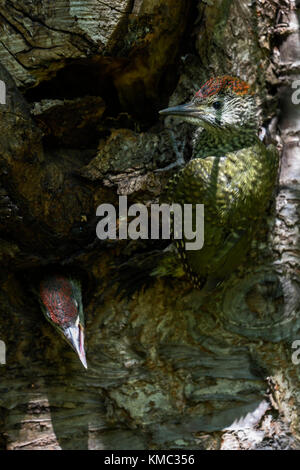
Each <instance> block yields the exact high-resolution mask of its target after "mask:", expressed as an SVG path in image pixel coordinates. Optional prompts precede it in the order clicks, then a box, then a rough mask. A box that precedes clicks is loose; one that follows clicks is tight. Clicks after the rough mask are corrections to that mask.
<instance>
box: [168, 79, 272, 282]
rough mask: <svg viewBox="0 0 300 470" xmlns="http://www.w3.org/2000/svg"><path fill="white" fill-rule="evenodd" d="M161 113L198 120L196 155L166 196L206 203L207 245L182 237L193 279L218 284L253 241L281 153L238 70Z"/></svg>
mask: <svg viewBox="0 0 300 470" xmlns="http://www.w3.org/2000/svg"><path fill="white" fill-rule="evenodd" d="M160 114H161V115H163V116H175V117H177V118H179V119H181V120H184V121H187V122H189V123H191V124H193V125H194V126H196V132H195V135H194V140H193V155H192V159H191V160H190V161H189V162H188V163H187V164H186V165H185V167H184V168H183V169H181V170H180V171H179V172H178V173H177V174H176V175H175V176H174V177H173V178H172V179H171V180H170V182H169V184H168V187H167V191H166V194H167V196H166V200H167V202H169V203H179V204H181V205H182V204H193V205H195V204H204V214H205V215H204V246H203V248H202V249H201V250H198V251H192V250H191V251H188V250H185V249H184V247H185V240H184V239H183V240H182V241H180V242H177V243H176V244H177V247H178V251H179V254H180V258H181V261H182V263H183V266H184V269H185V271H186V273H187V275H188V277H189V278H190V279H191V281H192V283H193V285H194V286H195V287H197V288H203V286H204V285H207V286H208V285H211V286H215V285H216V284H218V282H220V281H221V280H223V279H224V278H226V277H227V276H228V275H229V274H230V273H231V272H232V271H233V270H234V268H235V267H236V266H238V265H239V264H240V262H241V259H242V257H243V256H244V254H245V253H246V251H247V249H248V247H249V244H250V242H251V239H252V237H253V233H254V230H255V229H256V227H257V225H258V222H259V219H261V217H262V215H263V214H264V212H265V210H266V207H267V205H268V203H269V201H270V198H271V195H272V191H273V188H274V184H275V182H276V175H277V168H278V153H277V150H276V148H275V147H274V146H273V145H270V146H268V147H266V146H265V145H264V144H263V143H262V142H261V141H260V140H259V138H258V123H257V109H256V105H255V98H254V95H253V94H252V93H251V91H250V86H249V85H248V84H247V83H246V82H244V81H242V80H240V79H239V78H235V77H231V76H222V77H216V78H211V79H210V80H208V81H207V82H206V83H205V84H204V85H203V86H202V88H201V89H200V90H199V91H198V92H197V93H196V94H195V96H194V97H193V99H192V101H191V102H189V103H187V104H183V105H179V106H174V107H171V108H167V109H163V110H162V111H160Z"/></svg>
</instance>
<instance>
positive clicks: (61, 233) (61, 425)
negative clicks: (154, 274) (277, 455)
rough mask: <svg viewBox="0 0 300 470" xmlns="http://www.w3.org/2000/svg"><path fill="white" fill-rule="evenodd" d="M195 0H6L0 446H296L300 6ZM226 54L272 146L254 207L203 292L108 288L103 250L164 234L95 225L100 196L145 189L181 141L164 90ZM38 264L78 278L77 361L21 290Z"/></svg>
mask: <svg viewBox="0 0 300 470" xmlns="http://www.w3.org/2000/svg"><path fill="white" fill-rule="evenodd" d="M195 5H196V4H194V3H193V2H191V1H188V0H185V1H182V2H175V1H172V0H168V1H164V2H163V1H161V0H156V1H146V0H136V1H134V2H128V1H123V2H114V1H112V0H109V1H108V0H107V1H106V2H104V1H103V2H102V1H98V0H95V1H89V2H80V1H77V2H75V1H72V0H68V1H65V0H62V1H59V2H39V1H31V2H14V1H5V0H1V2H0V31H1V42H0V63H1V68H0V79H1V80H3V81H4V82H5V83H6V86H7V105H6V106H3V105H0V113H1V120H0V133H1V136H2V137H1V145H0V156H1V158H0V162H1V166H0V231H1V234H0V237H1V244H0V259H1V266H2V269H1V271H0V280H1V286H0V339H1V340H3V341H5V343H6V346H7V363H6V365H5V366H3V365H0V448H3V449H76V448H77V449H78V448H79V449H86V448H88V449H113V450H114V449H126V450H130V449H257V448H258V449H262V448H269V449H287V448H299V393H298V389H299V366H297V365H294V364H293V362H292V357H291V356H292V353H293V351H294V350H293V348H292V342H293V341H294V340H295V339H300V331H299V330H300V323H299V312H300V287H299V217H300V214H299V180H300V171H299V150H298V147H299V142H298V141H299V129H298V127H299V122H300V116H298V114H299V109H300V107H299V106H300V105H297V106H296V105H293V104H291V93H292V92H293V91H294V89H292V88H291V85H292V82H293V81H294V80H296V79H299V78H300V77H299V64H298V61H299V58H298V54H299V23H298V20H299V7H298V6H297V5H296V4H295V3H294V2H293V1H291V2H287V1H285V0H271V1H268V2H266V1H263V0H260V1H259V0H257V1H256V2H253V3H252V4H251V5H250V4H249V3H248V2H246V1H237V0H216V1H214V2H204V1H203V2H199V3H198V5H197V8H196V6H195ZM223 73H230V74H232V75H239V76H240V77H241V78H242V79H245V80H247V81H248V82H250V83H251V84H252V85H253V86H254V87H255V89H256V92H257V96H258V104H259V110H260V121H261V125H262V126H263V127H264V128H265V129H266V130H267V134H270V135H271V137H272V138H273V139H274V140H275V141H276V142H277V144H278V148H279V150H282V162H281V172H280V178H279V182H278V187H277V188H276V193H274V198H273V201H270V208H269V211H268V214H266V223H265V224H262V226H261V227H260V228H259V230H258V234H257V237H256V239H255V240H253V243H252V246H251V249H250V251H249V255H248V257H247V259H246V260H245V261H244V262H243V264H241V266H240V268H239V269H238V270H237V271H236V272H234V273H232V276H231V277H230V279H228V280H227V281H226V282H225V283H224V285H223V286H221V287H219V288H218V290H217V291H216V292H214V294H213V296H211V297H210V298H209V299H207V301H205V303H203V300H202V299H201V296H200V294H199V292H198V291H197V290H195V289H192V288H191V286H190V285H189V283H188V281H187V280H186V279H183V280H175V279H171V278H167V279H153V282H152V284H151V285H149V286H148V288H147V289H145V290H140V291H138V292H136V293H135V294H134V295H133V297H132V298H129V299H124V298H119V297H118V296H117V292H118V289H119V288H120V286H118V285H117V284H116V283H115V282H114V280H113V276H114V274H115V267H114V266H113V265H115V266H119V265H120V264H121V263H122V262H123V261H124V259H125V260H129V259H131V260H132V263H133V264H134V263H135V262H137V260H138V257H139V255H144V254H148V255H149V256H150V257H151V256H154V253H155V255H156V256H157V255H158V256H159V253H162V250H163V248H164V247H165V244H164V243H162V242H158V243H154V242H146V241H141V240H140V241H136V242H134V241H126V240H125V241H124V240H123V241H110V242H104V241H103V242H100V241H99V240H97V239H96V236H95V226H96V217H95V214H96V208H97V206H98V205H99V204H100V203H102V202H110V203H114V204H116V203H117V201H118V196H119V195H127V196H128V197H129V203H132V202H143V203H151V202H157V201H158V199H159V196H160V194H161V192H162V191H163V189H164V186H165V184H166V182H167V180H168V178H169V177H170V175H171V174H172V171H174V170H169V171H165V172H164V171H160V172H156V171H155V170H156V169H162V168H164V167H165V166H166V165H168V164H170V163H172V162H173V161H174V160H175V157H176V145H174V138H173V137H172V135H170V133H169V132H168V129H167V127H168V122H167V121H166V122H165V123H163V122H162V121H160V120H159V119H158V115H157V111H158V109H161V108H163V107H164V106H165V105H167V104H169V105H172V104H177V103H180V102H183V101H185V100H188V99H189V98H190V97H191V95H192V94H193V93H194V91H195V90H196V89H197V88H199V86H200V84H201V83H203V82H204V81H205V80H206V79H207V78H209V77H210V76H213V75H220V74H223ZM173 128H174V136H175V143H176V142H177V146H178V147H179V151H181V152H182V154H183V156H184V158H185V159H186V160H187V159H188V158H190V155H191V140H190V137H191V129H190V128H189V127H188V126H187V125H185V124H177V125H175V126H174V127H173ZM49 265H51V266H53V265H64V267H65V268H66V269H68V268H70V269H73V270H77V271H78V272H79V273H80V276H81V277H82V279H83V286H84V290H83V296H84V306H85V315H86V319H87V340H86V342H87V360H88V365H89V369H88V370H87V372H85V371H83V370H82V369H81V366H80V364H79V363H77V361H76V358H75V355H74V354H73V352H72V351H71V350H69V349H68V347H67V345H65V344H64V342H63V341H61V339H60V338H58V337H57V334H56V332H55V331H54V330H53V329H52V328H51V326H50V325H48V324H47V323H46V322H45V320H44V318H43V316H42V314H41V312H40V308H39V304H38V302H37V301H36V299H35V297H34V295H33V293H32V289H33V288H34V286H35V285H36V283H37V281H38V280H39V277H40V274H41V272H43V271H45V270H47V266H49ZM121 287H122V286H121Z"/></svg>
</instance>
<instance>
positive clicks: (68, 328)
mask: <svg viewBox="0 0 300 470" xmlns="http://www.w3.org/2000/svg"><path fill="white" fill-rule="evenodd" d="M39 294H40V302H41V306H42V310H43V313H44V315H45V317H46V318H47V320H48V321H49V322H50V323H51V324H52V325H53V326H54V327H55V328H56V329H57V330H58V331H59V332H60V333H61V334H62V335H63V337H64V338H65V339H66V341H67V342H68V344H69V345H70V346H71V347H72V348H73V349H74V351H75V352H76V353H77V354H78V356H79V359H80V361H81V363H82V364H83V366H84V367H85V368H86V369H87V363H86V358H85V350H84V314H83V307H82V298H81V285H80V282H79V281H78V280H76V279H72V278H68V277H65V276H62V275H59V274H57V275H50V276H48V277H45V278H44V279H43V280H42V281H41V282H40V290H39Z"/></svg>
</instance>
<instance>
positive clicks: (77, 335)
mask: <svg viewBox="0 0 300 470" xmlns="http://www.w3.org/2000/svg"><path fill="white" fill-rule="evenodd" d="M64 335H65V337H66V339H67V341H68V343H69V344H70V345H71V346H72V348H73V349H74V351H75V352H76V353H77V354H78V357H79V359H80V361H81V363H82V365H83V366H84V367H85V369H87V362H86V357H85V351H84V328H83V326H82V325H81V324H80V323H79V324H78V325H77V326H76V325H73V326H69V327H68V328H65V329H64Z"/></svg>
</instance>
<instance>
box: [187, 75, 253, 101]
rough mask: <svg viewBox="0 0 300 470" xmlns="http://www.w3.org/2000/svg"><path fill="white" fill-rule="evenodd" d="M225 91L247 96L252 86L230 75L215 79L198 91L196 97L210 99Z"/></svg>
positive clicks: (211, 79)
mask: <svg viewBox="0 0 300 470" xmlns="http://www.w3.org/2000/svg"><path fill="white" fill-rule="evenodd" d="M225 90H232V91H233V92H234V93H236V94H237V95H247V94H249V92H250V85H248V83H246V82H244V81H243V80H241V79H240V78H236V77H231V76H230V75H225V76H223V77H213V78H210V79H209V80H208V81H207V82H206V83H205V84H204V85H203V86H202V87H201V88H200V90H199V91H197V93H196V94H195V96H197V97H198V98H208V97H209V96H213V95H216V94H217V93H220V92H221V91H225Z"/></svg>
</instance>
